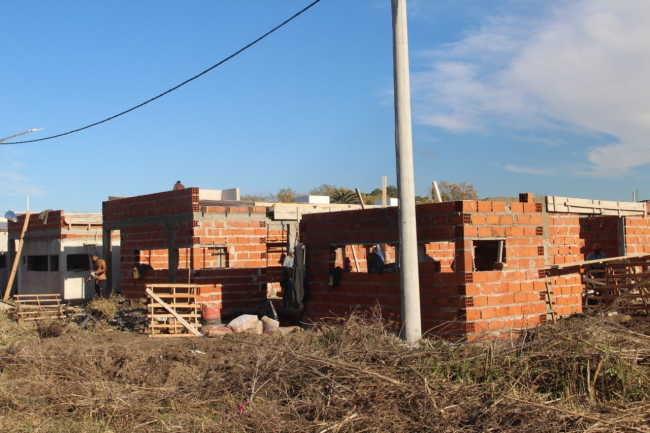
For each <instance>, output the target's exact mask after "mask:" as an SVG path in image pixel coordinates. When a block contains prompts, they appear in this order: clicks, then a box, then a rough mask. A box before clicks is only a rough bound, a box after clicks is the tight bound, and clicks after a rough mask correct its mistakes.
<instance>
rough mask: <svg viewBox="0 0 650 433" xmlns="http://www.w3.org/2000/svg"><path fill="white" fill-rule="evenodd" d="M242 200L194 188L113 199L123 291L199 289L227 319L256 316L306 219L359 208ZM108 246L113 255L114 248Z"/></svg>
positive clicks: (107, 226)
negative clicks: (173, 286) (184, 286)
mask: <svg viewBox="0 0 650 433" xmlns="http://www.w3.org/2000/svg"><path fill="white" fill-rule="evenodd" d="M239 198H240V196H239V189H231V190H206V189H199V188H187V189H182V190H177V191H166V192H160V193H155V194H148V195H142V196H137V197H128V198H112V199H109V200H108V201H105V202H104V203H103V217H104V239H110V238H111V232H112V231H114V230H119V231H120V235H121V258H120V262H119V263H108V266H109V268H114V269H119V279H120V281H121V290H122V293H123V294H124V295H125V296H127V297H130V298H142V297H144V296H145V288H146V285H147V284H160V283H191V284H196V285H199V287H200V297H199V300H200V301H204V302H208V301H209V302H215V303H216V304H217V305H218V307H220V308H221V315H222V317H224V318H227V317H232V316H234V315H237V314H239V313H242V312H250V311H251V310H255V308H256V307H257V303H258V302H259V301H260V300H263V299H266V298H267V286H268V285H269V284H270V285H271V286H273V287H274V288H276V289H279V282H280V279H281V277H282V259H283V258H284V257H285V255H286V253H287V251H288V248H289V247H290V246H293V245H295V241H296V233H297V224H298V221H299V220H300V218H301V217H302V215H303V214H305V213H309V212H331V211H337V210H348V209H356V208H359V206H358V205H335V204H322V205H321V204H310V203H291V204H281V203H254V202H244V201H240V200H239ZM104 248H105V255H110V254H109V253H110V248H111V246H110V243H108V242H107V243H105V244H104ZM149 267H150V268H149ZM134 268H135V271H136V272H134Z"/></svg>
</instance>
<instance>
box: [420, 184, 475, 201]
mask: <svg viewBox="0 0 650 433" xmlns="http://www.w3.org/2000/svg"><path fill="white" fill-rule="evenodd" d="M438 189H439V190H440V198H442V201H457V200H478V191H476V189H475V188H474V184H471V183H470V184H468V183H467V182H461V183H451V182H447V181H446V180H441V181H440V183H439V184H438ZM431 194H432V197H433V187H431Z"/></svg>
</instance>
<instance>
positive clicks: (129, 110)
mask: <svg viewBox="0 0 650 433" xmlns="http://www.w3.org/2000/svg"><path fill="white" fill-rule="evenodd" d="M318 2H320V0H315V1H314V2H313V3H311V4H310V5H308V6H307V7H305V8H304V9H302V10H301V11H299V12H297V13H296V14H294V15H293V16H292V17H290V18H289V19H287V20H285V21H284V22H282V23H281V24H279V25H278V26H276V27H274V28H273V29H271V30H269V31H268V32H266V33H264V34H263V35H262V36H260V37H259V38H257V39H255V40H254V41H253V42H251V43H250V44H248V45H246V46H245V47H243V48H241V49H240V50H238V51H236V52H235V53H233V54H231V55H229V56H228V57H226V58H225V59H223V60H221V61H220V62H219V63H217V64H215V65H213V66H211V67H209V68H208V69H206V70H205V71H203V72H201V73H200V74H197V75H195V76H193V77H192V78H190V79H188V80H185V81H183V82H182V83H181V84H179V85H177V86H175V87H172V88H171V89H169V90H167V91H165V92H163V93H161V94H160V95H158V96H154V97H153V98H151V99H149V100H147V101H145V102H143V103H141V104H138V105H136V106H135V107H132V108H129V109H128V110H125V111H122V112H121V113H119V114H116V115H114V116H111V117H108V118H106V119H104V120H100V121H99V122H95V123H92V124H90V125H87V126H84V127H83V128H78V129H74V130H72V131H68V132H64V133H63V134H57V135H52V136H50V137H45V138H39V139H37V140H25V141H13V142H9V143H0V145H7V144H23V143H34V142H37V141H45V140H51V139H53V138H58V137H63V136H64V135H70V134H74V133H75V132H79V131H83V130H84V129H88V128H92V127H93V126H97V125H101V124H102V123H106V122H108V121H109V120H113V119H116V118H118V117H120V116H123V115H125V114H127V113H130V112H131V111H134V110H136V109H138V108H140V107H143V106H145V105H147V104H148V103H150V102H153V101H155V100H156V99H159V98H162V97H163V96H165V95H167V94H168V93H171V92H173V91H174V90H176V89H178V88H180V87H182V86H184V85H186V84H187V83H189V82H190V81H194V80H196V79H197V78H199V77H200V76H202V75H205V74H207V73H208V72H210V71H211V70H213V69H214V68H216V67H218V66H221V65H223V64H224V63H226V62H227V61H228V60H230V59H232V58H233V57H236V56H237V55H239V54H241V53H243V52H244V51H246V50H247V49H249V48H250V47H252V46H253V45H255V44H257V43H258V42H260V41H261V40H262V39H264V38H266V37H267V36H269V35H270V34H271V33H273V32H275V31H276V30H278V29H280V28H281V27H284V26H285V25H286V24H288V23H289V22H291V21H292V20H293V19H294V18H297V17H299V16H300V15H302V14H303V13H304V12H306V11H307V10H309V9H310V8H311V7H312V6H314V5H315V4H316V3H318Z"/></svg>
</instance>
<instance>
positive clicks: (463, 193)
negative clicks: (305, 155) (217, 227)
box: [241, 180, 478, 205]
mask: <svg viewBox="0 0 650 433" xmlns="http://www.w3.org/2000/svg"><path fill="white" fill-rule="evenodd" d="M438 189H439V190H440V198H441V199H442V201H456V200H478V191H477V190H476V189H475V188H474V185H473V184H471V183H470V184H468V183H467V182H460V183H451V182H448V181H446V180H441V181H440V182H439V183H438ZM305 195H320V196H329V198H330V203H339V204H359V198H358V197H357V194H356V192H355V191H354V189H350V188H345V187H341V186H335V185H328V184H326V183H324V184H322V185H321V186H319V187H316V188H312V189H310V190H309V191H307V192H298V191H296V190H294V189H293V188H282V189H280V190H279V191H278V192H277V193H276V194H273V193H270V194H268V195H252V194H249V195H243V196H241V199H242V200H244V201H255V202H269V203H293V202H294V201H295V199H296V197H300V196H305ZM381 196H382V194H381V188H375V189H373V190H372V191H370V192H362V193H361V198H362V199H363V203H364V204H369V205H373V204H375V200H381ZM386 197H387V198H397V187H396V186H395V185H390V186H387V187H386ZM435 201H436V200H435V195H434V193H433V187H430V188H429V195H428V196H426V197H422V196H419V195H418V196H415V202H416V203H417V204H422V203H432V202H435Z"/></svg>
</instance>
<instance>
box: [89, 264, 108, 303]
mask: <svg viewBox="0 0 650 433" xmlns="http://www.w3.org/2000/svg"><path fill="white" fill-rule="evenodd" d="M91 257H92V260H93V271H92V272H91V273H90V277H88V279H87V280H86V281H90V280H92V279H93V278H94V279H95V293H96V294H97V296H99V297H100V298H101V297H102V296H103V294H104V293H106V296H108V293H107V291H106V284H107V281H106V262H105V261H104V260H103V259H101V258H100V257H99V254H97V253H93V254H92V255H91Z"/></svg>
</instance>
